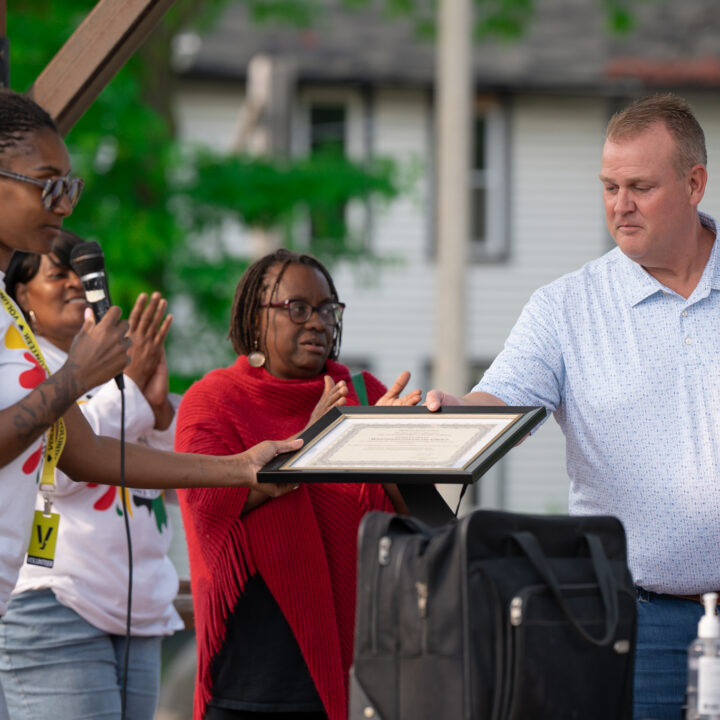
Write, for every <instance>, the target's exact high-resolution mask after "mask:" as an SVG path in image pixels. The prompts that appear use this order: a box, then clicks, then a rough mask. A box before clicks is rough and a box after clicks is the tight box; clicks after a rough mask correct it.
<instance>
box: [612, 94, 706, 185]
mask: <svg viewBox="0 0 720 720" xmlns="http://www.w3.org/2000/svg"><path fill="white" fill-rule="evenodd" d="M655 123H662V124H663V125H664V126H665V127H666V128H667V130H668V132H669V133H670V134H671V135H672V136H673V138H674V139H675V146H676V150H677V152H676V163H675V166H676V170H677V173H678V175H683V174H684V173H686V172H687V171H688V170H689V169H690V168H691V167H693V166H694V165H698V164H701V165H707V150H706V148H705V133H703V129H702V128H701V127H700V123H699V122H698V121H697V119H696V118H695V115H693V111H692V109H691V108H690V105H689V104H688V103H687V101H686V100H684V99H683V98H681V97H679V96H678V95H673V94H672V93H666V94H664V95H651V96H649V97H643V98H639V99H638V100H635V101H634V102H632V103H631V104H630V105H628V106H627V107H626V108H625V109H624V110H620V111H619V112H616V113H615V114H614V115H613V116H612V117H611V118H610V122H609V123H608V126H607V128H606V130H605V138H606V139H607V140H612V141H618V140H623V139H626V138H632V137H634V136H635V135H638V134H640V133H641V132H643V131H645V130H647V129H648V128H650V127H651V126H652V125H654V124H655Z"/></svg>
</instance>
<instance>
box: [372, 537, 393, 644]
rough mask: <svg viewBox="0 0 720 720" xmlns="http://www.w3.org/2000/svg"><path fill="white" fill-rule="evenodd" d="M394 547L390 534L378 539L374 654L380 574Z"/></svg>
mask: <svg viewBox="0 0 720 720" xmlns="http://www.w3.org/2000/svg"><path fill="white" fill-rule="evenodd" d="M391 547H392V538H391V537H390V536H389V535H383V536H382V537H381V538H380V540H378V565H377V572H376V577H375V602H373V606H372V620H371V623H370V627H371V628H372V638H371V648H372V653H373V655H376V654H377V651H378V622H379V609H380V588H381V584H380V574H381V573H382V568H384V567H386V566H387V565H388V564H389V563H390V548H391Z"/></svg>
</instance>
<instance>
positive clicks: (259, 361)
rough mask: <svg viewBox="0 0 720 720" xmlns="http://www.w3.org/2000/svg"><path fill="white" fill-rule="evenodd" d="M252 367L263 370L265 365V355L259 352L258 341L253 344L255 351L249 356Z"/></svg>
mask: <svg viewBox="0 0 720 720" xmlns="http://www.w3.org/2000/svg"><path fill="white" fill-rule="evenodd" d="M248 362H249V363H250V367H254V368H261V367H262V366H263V365H264V364H265V353H264V352H262V351H261V350H258V341H257V340H255V342H253V351H252V352H251V353H250V354H249V355H248Z"/></svg>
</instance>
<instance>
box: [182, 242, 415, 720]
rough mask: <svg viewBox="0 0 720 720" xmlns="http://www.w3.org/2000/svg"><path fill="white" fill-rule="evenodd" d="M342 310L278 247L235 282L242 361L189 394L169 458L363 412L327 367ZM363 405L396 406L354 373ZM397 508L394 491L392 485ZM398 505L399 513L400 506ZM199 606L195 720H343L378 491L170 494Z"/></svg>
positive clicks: (297, 259) (313, 264)
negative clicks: (367, 522) (334, 410)
mask: <svg viewBox="0 0 720 720" xmlns="http://www.w3.org/2000/svg"><path fill="white" fill-rule="evenodd" d="M344 307H345V306H344V305H343V303H341V302H339V299H338V294H337V291H336V289H335V285H334V283H333V280H332V278H331V276H330V274H329V273H328V271H327V270H326V269H325V267H324V266H323V265H322V264H321V263H320V262H319V261H318V260H316V259H315V258H313V257H311V256H309V255H301V254H298V253H293V252H290V251H288V250H284V249H281V250H278V251H277V252H275V253H273V254H270V255H267V256H266V257H264V258H262V259H261V260H258V261H257V262H256V263H254V264H253V265H251V266H250V268H248V270H247V272H246V273H245V274H244V275H243V277H242V278H241V280H240V283H239V285H238V288H237V290H236V293H235V300H234V303H233V308H232V316H231V324H230V334H229V336H230V339H231V340H232V343H233V348H234V349H235V351H236V352H237V353H238V355H239V357H238V359H237V361H236V362H235V363H234V364H233V365H231V366H230V367H228V368H224V369H221V370H214V371H213V372H211V373H209V374H208V375H206V376H205V378H203V379H202V380H201V381H199V382H197V383H195V385H193V386H192V387H191V388H190V390H189V391H188V392H187V393H186V394H185V397H184V398H183V401H182V403H181V405H180V409H179V411H178V421H177V432H176V436H175V443H176V448H177V449H179V450H184V451H187V452H199V453H211V454H217V453H231V452H239V451H241V450H243V449H245V448H247V447H250V446H252V445H253V444H254V443H256V442H258V440H260V439H264V438H276V437H286V436H288V435H290V434H292V433H297V432H299V431H301V430H302V429H303V428H304V427H305V426H306V425H308V424H309V423H311V422H313V421H314V420H315V419H317V418H318V417H320V416H321V415H322V414H323V413H324V412H325V411H326V410H328V409H330V408H331V407H333V406H335V405H342V404H345V403H347V404H349V405H359V404H360V402H359V399H358V396H357V394H356V391H355V389H354V388H353V386H352V383H351V379H350V374H349V371H348V368H347V367H346V366H344V365H341V364H340V363H339V362H337V357H338V354H339V351H340V339H341V335H342V316H343V310H344ZM363 379H364V385H365V388H366V391H367V396H368V400H369V402H370V403H371V404H378V405H389V404H403V405H414V404H416V403H417V402H418V401H419V400H420V392H419V391H418V390H416V391H413V392H411V393H408V394H407V395H406V396H405V397H403V398H400V397H399V396H400V393H401V392H402V390H403V389H404V387H405V385H406V383H407V381H408V379H409V373H403V374H402V375H401V376H400V377H399V378H398V380H397V381H396V382H395V384H394V385H393V387H392V388H391V390H390V391H386V389H385V387H384V386H383V385H382V384H381V383H380V381H379V380H377V379H376V378H375V377H373V376H372V375H371V374H370V373H367V372H364V373H363ZM388 490H389V491H390V492H392V493H393V497H394V498H397V495H396V494H395V492H393V490H394V489H393V488H388ZM400 502H401V501H399V500H398V506H399V507H398V509H403V508H402V507H401V506H400ZM180 507H181V509H182V511H183V522H184V524H185V529H186V536H187V539H188V549H189V553H190V573H191V579H192V585H193V601H194V606H195V624H196V637H197V643H198V672H197V684H196V691H195V718H196V720H200V718H206V720H238V719H243V720H244V719H250V718H253V719H257V720H264V719H267V718H272V719H273V720H276V719H278V718H288V719H290V718H294V719H297V720H300V719H303V720H327V718H330V719H331V720H341V719H342V718H345V717H346V714H347V675H348V670H349V667H350V663H351V660H352V646H353V625H354V620H355V569H356V542H357V530H358V526H359V523H360V520H361V518H362V516H363V515H364V514H365V513H366V512H368V511H370V510H386V511H392V510H393V504H392V503H391V501H390V498H389V496H388V495H387V494H386V491H385V489H384V488H383V487H382V486H380V485H352V484H347V485H346V484H339V483H338V484H313V483H308V484H303V485H300V486H299V487H298V488H297V489H296V490H295V491H294V492H291V493H288V494H287V495H286V496H285V497H282V498H278V499H276V500H272V501H270V502H265V499H264V498H263V496H261V495H260V494H259V493H257V492H255V491H253V490H250V491H248V490H246V489H232V490H213V491H205V490H189V491H181V492H180Z"/></svg>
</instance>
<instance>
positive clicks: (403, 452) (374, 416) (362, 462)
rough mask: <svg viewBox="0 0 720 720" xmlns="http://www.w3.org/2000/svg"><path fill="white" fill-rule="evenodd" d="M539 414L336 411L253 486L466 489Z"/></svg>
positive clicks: (528, 410)
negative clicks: (387, 485)
mask: <svg viewBox="0 0 720 720" xmlns="http://www.w3.org/2000/svg"><path fill="white" fill-rule="evenodd" d="M545 414H546V413H545V408H542V407H494V406H493V407H474V406H460V407H452V406H446V407H443V408H441V409H440V410H439V411H438V412H430V411H429V410H428V409H427V408H425V407H418V406H415V407H377V406H371V407H364V406H363V407H338V408H333V409H332V410H331V411H330V412H328V413H326V414H325V415H324V416H323V417H322V418H320V420H318V421H317V422H316V423H314V424H313V425H311V426H310V427H309V428H308V429H307V430H306V431H305V432H304V433H302V435H301V436H300V437H302V438H303V440H304V441H305V443H304V445H303V447H302V448H300V450H298V451H296V452H294V453H286V454H283V455H278V456H277V457H276V458H275V459H274V460H272V461H271V462H270V463H268V464H267V465H266V466H265V467H264V468H263V469H262V470H260V472H259V473H258V481H259V482H292V483H298V482H395V483H470V482H474V481H475V480H477V479H478V478H479V477H480V476H482V475H483V474H484V473H485V472H486V471H487V470H488V468H490V467H491V466H492V465H493V464H494V463H496V462H497V461H498V460H499V459H500V458H501V457H502V456H503V455H504V454H505V453H506V452H508V450H510V448H512V447H513V446H514V445H515V444H516V443H517V442H519V441H520V440H521V439H522V438H523V437H525V435H527V434H528V433H529V432H530V430H532V428H534V427H535V426H536V425H537V424H538V423H539V422H540V421H541V420H542V419H543V418H544V417H545Z"/></svg>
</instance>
